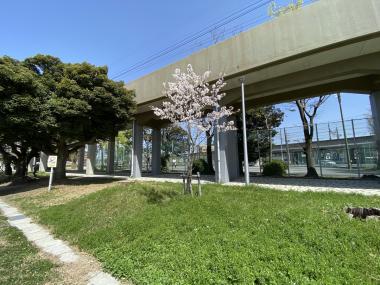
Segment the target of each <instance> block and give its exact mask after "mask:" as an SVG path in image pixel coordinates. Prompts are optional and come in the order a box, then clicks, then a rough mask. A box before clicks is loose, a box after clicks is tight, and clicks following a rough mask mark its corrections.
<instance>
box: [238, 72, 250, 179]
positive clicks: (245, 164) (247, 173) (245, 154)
mask: <svg viewBox="0 0 380 285" xmlns="http://www.w3.org/2000/svg"><path fill="white" fill-rule="evenodd" d="M240 83H241V111H242V117H243V144H244V178H245V185H248V184H249V165H248V146H247V124H246V120H245V94H244V91H245V90H244V77H241V78H240Z"/></svg>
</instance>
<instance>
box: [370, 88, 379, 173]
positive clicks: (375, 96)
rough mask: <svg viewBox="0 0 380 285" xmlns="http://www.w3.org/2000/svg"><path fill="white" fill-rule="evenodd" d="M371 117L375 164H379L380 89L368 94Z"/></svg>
mask: <svg viewBox="0 0 380 285" xmlns="http://www.w3.org/2000/svg"><path fill="white" fill-rule="evenodd" d="M370 102H371V110H372V117H373V120H374V128H375V130H374V131H375V135H376V145H377V159H378V161H377V165H379V166H380V91H377V92H374V93H372V94H371V96H370Z"/></svg>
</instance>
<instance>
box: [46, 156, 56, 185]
mask: <svg viewBox="0 0 380 285" xmlns="http://www.w3.org/2000/svg"><path fill="white" fill-rule="evenodd" d="M57 160H58V157H57V156H56V155H49V157H48V162H47V167H50V178H49V187H48V192H50V191H51V185H52V184H53V174H54V168H56V167H57Z"/></svg>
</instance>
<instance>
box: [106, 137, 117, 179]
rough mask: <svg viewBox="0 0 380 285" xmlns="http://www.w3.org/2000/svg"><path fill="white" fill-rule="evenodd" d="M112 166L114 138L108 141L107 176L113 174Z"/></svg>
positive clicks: (113, 163) (113, 160)
mask: <svg viewBox="0 0 380 285" xmlns="http://www.w3.org/2000/svg"><path fill="white" fill-rule="evenodd" d="M114 165H115V137H113V138H112V139H110V141H109V142H108V150H107V174H113V173H114V170H115V169H114Z"/></svg>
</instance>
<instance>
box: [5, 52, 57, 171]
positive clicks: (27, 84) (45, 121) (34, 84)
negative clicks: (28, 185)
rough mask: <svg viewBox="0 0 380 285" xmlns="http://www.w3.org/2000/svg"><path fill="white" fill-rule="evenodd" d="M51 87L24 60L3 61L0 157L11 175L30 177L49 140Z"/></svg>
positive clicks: (7, 59) (8, 59)
mask: <svg viewBox="0 0 380 285" xmlns="http://www.w3.org/2000/svg"><path fill="white" fill-rule="evenodd" d="M46 95H47V88H46V86H45V85H44V84H43V83H42V82H41V81H40V80H39V78H38V77H37V76H36V74H35V73H33V72H32V71H31V70H30V69H28V68H27V67H26V66H25V64H24V63H23V62H21V61H18V60H15V59H12V58H10V57H2V58H0V154H1V155H2V157H3V159H4V162H5V165H6V166H7V174H12V173H11V170H10V169H9V165H10V164H13V165H14V166H15V168H16V175H17V176H25V175H26V174H27V164H28V162H29V160H30V159H31V158H32V157H34V156H37V155H38V151H39V150H40V149H41V147H42V145H43V144H44V143H45V141H46V139H47V131H48V126H49V125H50V124H51V122H52V121H51V117H50V116H49V112H48V109H47V105H46V100H47V97H46Z"/></svg>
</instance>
